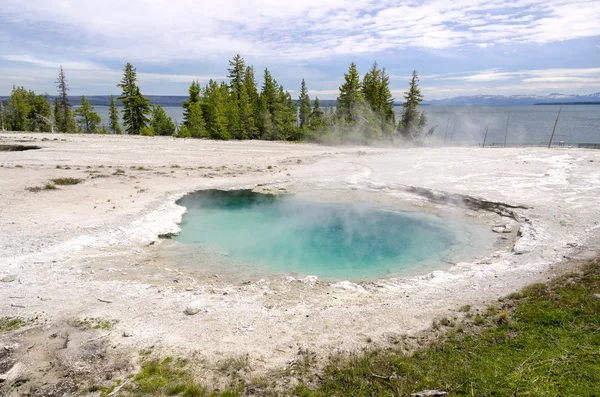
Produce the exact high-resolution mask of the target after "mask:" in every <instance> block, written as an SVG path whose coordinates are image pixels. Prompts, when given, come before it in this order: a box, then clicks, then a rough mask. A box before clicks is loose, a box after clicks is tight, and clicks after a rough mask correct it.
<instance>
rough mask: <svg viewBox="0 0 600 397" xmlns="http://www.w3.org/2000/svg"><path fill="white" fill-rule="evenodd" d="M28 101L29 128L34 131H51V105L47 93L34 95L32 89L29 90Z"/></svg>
mask: <svg viewBox="0 0 600 397" xmlns="http://www.w3.org/2000/svg"><path fill="white" fill-rule="evenodd" d="M29 101H30V104H31V113H30V115H29V120H30V123H31V130H32V131H36V132H50V131H52V106H51V105H50V100H49V98H48V95H35V93H34V92H33V91H30V92H29Z"/></svg>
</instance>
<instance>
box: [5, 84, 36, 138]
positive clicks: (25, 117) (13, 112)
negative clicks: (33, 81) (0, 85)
mask: <svg viewBox="0 0 600 397" xmlns="http://www.w3.org/2000/svg"><path fill="white" fill-rule="evenodd" d="M30 113H31V103H30V101H29V93H28V92H27V90H26V89H25V87H15V86H13V89H12V92H11V94H10V97H9V98H8V103H7V109H6V119H7V125H8V129H9V130H10V131H30V130H31V121H30V120H29V114H30Z"/></svg>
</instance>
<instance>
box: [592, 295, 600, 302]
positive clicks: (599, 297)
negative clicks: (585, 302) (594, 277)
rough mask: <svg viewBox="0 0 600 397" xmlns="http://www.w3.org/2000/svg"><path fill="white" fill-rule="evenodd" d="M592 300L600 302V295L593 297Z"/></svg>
mask: <svg viewBox="0 0 600 397" xmlns="http://www.w3.org/2000/svg"><path fill="white" fill-rule="evenodd" d="M592 299H596V300H597V301H600V294H594V295H592Z"/></svg>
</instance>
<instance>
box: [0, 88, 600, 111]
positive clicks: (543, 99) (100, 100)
mask: <svg viewBox="0 0 600 397" xmlns="http://www.w3.org/2000/svg"><path fill="white" fill-rule="evenodd" d="M145 96H146V98H148V99H149V100H150V103H152V104H153V105H161V106H181V105H182V104H183V102H184V101H186V100H187V98H188V97H187V96H182V95H145ZM49 98H50V100H51V101H54V98H55V97H54V96H49ZM86 98H87V99H88V101H89V102H90V104H91V105H92V106H108V105H109V103H110V95H90V96H86ZM115 98H116V95H115ZM7 99H8V96H0V100H2V101H6V100H7ZM69 102H71V104H72V105H75V106H77V105H79V104H80V103H81V97H80V96H70V97H69ZM294 102H295V103H297V102H298V101H297V100H294ZM560 103H570V104H575V103H580V104H590V103H592V104H600V92H597V93H595V94H589V95H564V94H557V93H554V94H550V95H547V96H541V95H510V96H503V95H473V96H457V97H454V98H447V99H431V100H424V101H423V103H422V105H430V106H518V105H548V104H560ZM117 105H118V106H120V105H121V103H120V102H119V101H118V100H117ZM329 106H336V101H335V99H323V100H321V107H322V108H327V107H329ZM394 106H402V102H396V103H394Z"/></svg>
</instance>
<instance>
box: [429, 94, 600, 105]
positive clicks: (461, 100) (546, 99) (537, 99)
mask: <svg viewBox="0 0 600 397" xmlns="http://www.w3.org/2000/svg"><path fill="white" fill-rule="evenodd" d="M574 102H595V103H600V92H596V93H595V94H589V95H565V94H559V93H553V94H550V95H545V96H543V95H510V96H504V95H473V96H458V97H454V98H447V99H433V100H429V101H428V100H425V101H423V104H426V105H432V106H435V105H438V106H467V105H475V106H477V105H488V106H498V105H534V104H538V103H574Z"/></svg>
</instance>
